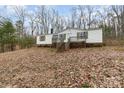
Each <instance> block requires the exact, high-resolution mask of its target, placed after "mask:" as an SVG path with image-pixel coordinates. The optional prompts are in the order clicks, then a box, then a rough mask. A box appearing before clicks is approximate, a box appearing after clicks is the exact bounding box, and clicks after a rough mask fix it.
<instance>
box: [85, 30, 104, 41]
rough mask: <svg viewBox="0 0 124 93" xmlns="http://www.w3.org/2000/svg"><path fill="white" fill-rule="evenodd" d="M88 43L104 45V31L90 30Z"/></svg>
mask: <svg viewBox="0 0 124 93" xmlns="http://www.w3.org/2000/svg"><path fill="white" fill-rule="evenodd" d="M86 43H103V37H102V29H99V30H89V31H88V39H87V40H86Z"/></svg>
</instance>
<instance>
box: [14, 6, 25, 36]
mask: <svg viewBox="0 0 124 93" xmlns="http://www.w3.org/2000/svg"><path fill="white" fill-rule="evenodd" d="M13 9H14V11H15V13H16V17H17V19H18V20H19V21H21V26H22V29H21V33H22V34H23V35H24V33H25V32H24V28H25V27H24V24H25V17H26V16H25V14H26V10H25V9H24V7H23V6H14V7H13Z"/></svg>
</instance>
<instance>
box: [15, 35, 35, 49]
mask: <svg viewBox="0 0 124 93" xmlns="http://www.w3.org/2000/svg"><path fill="white" fill-rule="evenodd" d="M17 41H18V44H19V46H20V48H21V49H22V48H30V47H32V46H33V45H34V44H35V38H33V37H31V36H26V37H21V38H18V39H17Z"/></svg>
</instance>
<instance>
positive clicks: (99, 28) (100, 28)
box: [38, 28, 102, 36]
mask: <svg viewBox="0 0 124 93" xmlns="http://www.w3.org/2000/svg"><path fill="white" fill-rule="evenodd" d="M99 29H102V28H92V29H79V28H67V29H64V30H62V31H61V32H64V31H66V30H81V31H89V30H99ZM61 32H58V33H61ZM58 33H53V34H50V33H49V34H43V35H56V34H58ZM38 36H42V35H38Z"/></svg>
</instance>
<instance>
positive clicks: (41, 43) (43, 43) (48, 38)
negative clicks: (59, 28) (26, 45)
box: [37, 35, 53, 45]
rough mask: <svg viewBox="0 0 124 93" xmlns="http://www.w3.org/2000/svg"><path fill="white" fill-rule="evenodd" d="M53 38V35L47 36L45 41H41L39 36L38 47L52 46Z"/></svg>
mask: <svg viewBox="0 0 124 93" xmlns="http://www.w3.org/2000/svg"><path fill="white" fill-rule="evenodd" d="M52 36H53V35H45V41H40V36H37V44H38V45H47V44H52Z"/></svg>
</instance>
